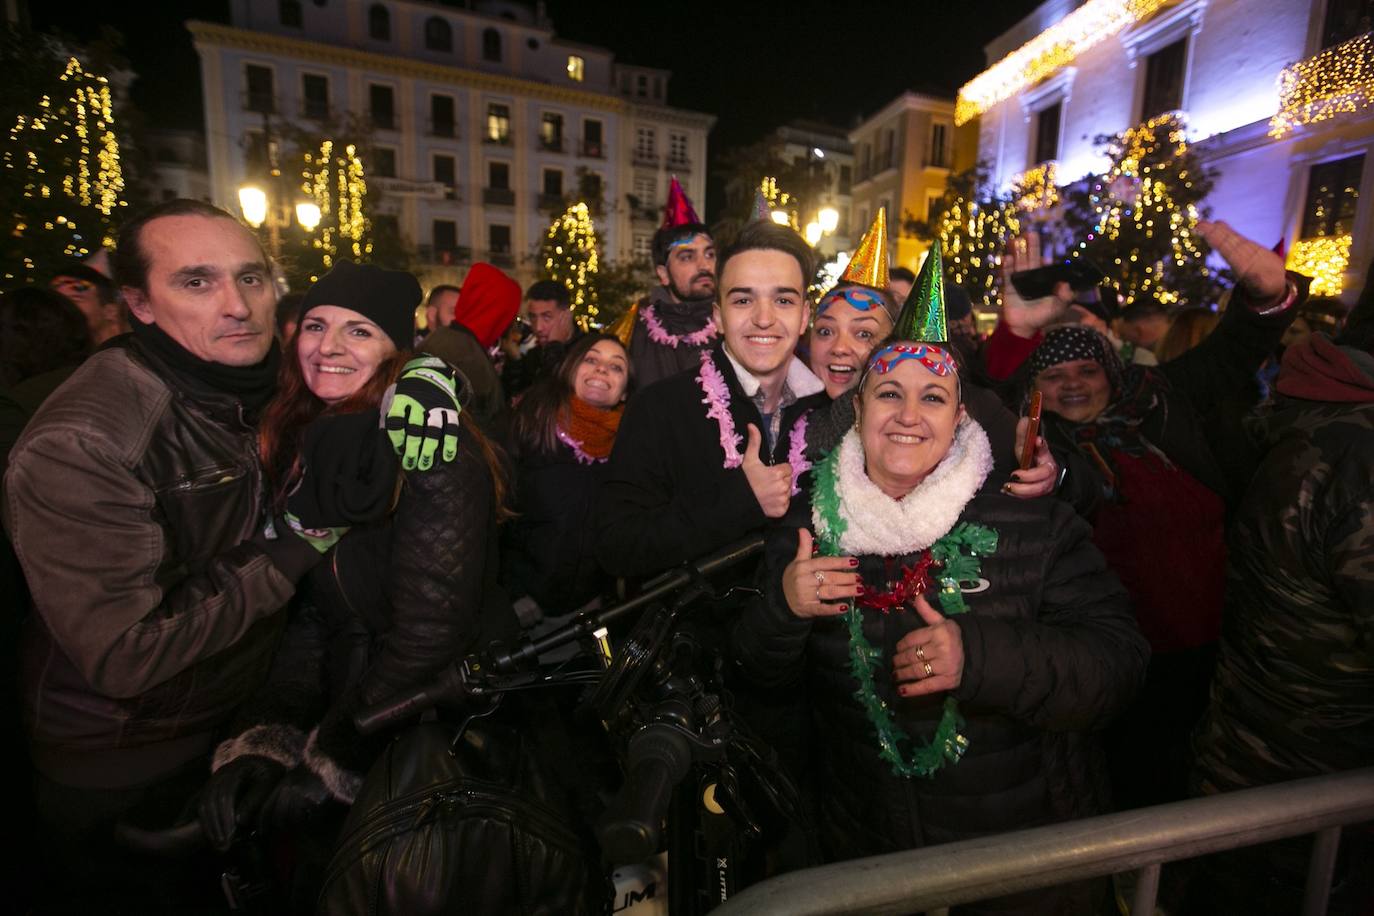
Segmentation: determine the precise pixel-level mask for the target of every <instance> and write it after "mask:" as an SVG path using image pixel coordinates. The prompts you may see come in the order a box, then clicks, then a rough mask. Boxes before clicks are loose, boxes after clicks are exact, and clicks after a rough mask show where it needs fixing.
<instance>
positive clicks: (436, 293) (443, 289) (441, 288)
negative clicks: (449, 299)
mask: <svg viewBox="0 0 1374 916" xmlns="http://www.w3.org/2000/svg"><path fill="white" fill-rule="evenodd" d="M462 292H463V291H462V290H461V289H459V288H458V287H456V286H454V285H453V284H452V283H440V284H439V285H438V286H436V287H434V289H432V290H430V291H429V296H428V297H427V298H426V299H425V305H433V304H434V300H435V299H438V298H439V297H440V296H442V295H443V294H444V293H453V294H454V295H455V296H457V295H461V294H462Z"/></svg>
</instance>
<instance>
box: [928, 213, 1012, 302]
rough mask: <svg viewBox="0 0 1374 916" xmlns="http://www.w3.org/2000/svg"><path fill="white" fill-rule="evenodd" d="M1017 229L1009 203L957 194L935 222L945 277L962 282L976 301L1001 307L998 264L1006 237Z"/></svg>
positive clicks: (957, 282) (957, 283)
mask: <svg viewBox="0 0 1374 916" xmlns="http://www.w3.org/2000/svg"><path fill="white" fill-rule="evenodd" d="M1020 231H1021V223H1020V220H1019V219H1018V218H1017V216H1016V213H1015V211H1014V210H1013V209H1012V208H1011V205H1010V204H1007V203H1005V202H1002V201H996V202H992V203H988V204H980V203H978V202H977V201H974V200H968V199H967V198H964V197H958V198H956V199H955V200H954V201H953V202H952V203H950V204H949V206H948V207H946V208H945V211H944V212H943V213H941V214H940V218H939V221H938V222H937V224H936V233H937V234H938V235H939V238H940V248H941V252H942V254H943V257H944V265H945V277H946V278H947V279H948V280H951V281H953V282H954V284H955V285H957V286H962V287H963V288H964V289H965V290H966V291H967V292H968V294H969V296H970V297H971V298H972V299H973V301H974V303H975V304H980V305H985V306H986V307H988V308H992V307H993V306H996V307H997V308H999V309H1000V308H1001V307H1002V293H1001V289H1000V288H999V287H998V284H997V267H998V265H999V264H1000V259H1001V254H1002V251H1003V250H1004V249H1005V248H1006V244H1007V240H1008V239H1009V238H1011V237H1012V236H1014V235H1016V234H1017V233H1018V232H1020ZM980 300H981V301H980Z"/></svg>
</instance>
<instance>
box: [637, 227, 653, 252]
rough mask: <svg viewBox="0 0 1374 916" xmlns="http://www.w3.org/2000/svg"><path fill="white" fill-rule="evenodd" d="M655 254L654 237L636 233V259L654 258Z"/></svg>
mask: <svg viewBox="0 0 1374 916" xmlns="http://www.w3.org/2000/svg"><path fill="white" fill-rule="evenodd" d="M653 252H654V237H653V236H652V235H645V234H644V233H642V232H637V233H635V239H634V256H635V257H636V258H648V257H652V256H653Z"/></svg>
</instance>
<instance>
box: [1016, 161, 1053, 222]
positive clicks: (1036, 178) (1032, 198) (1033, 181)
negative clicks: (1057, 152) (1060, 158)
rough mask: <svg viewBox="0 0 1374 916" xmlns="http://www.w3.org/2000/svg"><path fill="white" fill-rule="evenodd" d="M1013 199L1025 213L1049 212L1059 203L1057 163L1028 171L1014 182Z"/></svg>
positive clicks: (1045, 164)
mask: <svg viewBox="0 0 1374 916" xmlns="http://www.w3.org/2000/svg"><path fill="white" fill-rule="evenodd" d="M1011 196H1012V199H1013V200H1014V201H1015V202H1016V209H1017V210H1019V211H1021V212H1023V213H1034V212H1035V211H1037V210H1048V209H1050V208H1051V207H1053V206H1055V205H1056V204H1058V203H1059V175H1058V171H1057V169H1056V166H1055V163H1053V162H1046V163H1044V164H1043V165H1037V166H1036V167H1035V168H1033V169H1027V170H1026V171H1024V172H1022V173H1021V174H1020V175H1017V176H1016V178H1015V179H1013V180H1012V192H1011Z"/></svg>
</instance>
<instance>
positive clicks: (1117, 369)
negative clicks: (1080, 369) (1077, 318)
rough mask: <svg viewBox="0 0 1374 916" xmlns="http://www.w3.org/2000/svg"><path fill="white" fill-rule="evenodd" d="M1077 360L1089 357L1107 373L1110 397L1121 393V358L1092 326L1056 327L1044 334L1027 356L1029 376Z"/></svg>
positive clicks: (1034, 376) (1033, 378)
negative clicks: (1038, 344) (1032, 351)
mask: <svg viewBox="0 0 1374 916" xmlns="http://www.w3.org/2000/svg"><path fill="white" fill-rule="evenodd" d="M1080 359H1090V360H1092V361H1093V362H1095V363H1097V364H1098V365H1100V366H1101V367H1102V370H1103V371H1104V372H1106V373H1107V381H1109V382H1110V383H1111V386H1112V397H1113V398H1115V397H1117V396H1118V395H1120V394H1121V371H1122V367H1121V358H1120V357H1118V356H1117V355H1116V348H1115V347H1113V346H1112V342H1111V341H1110V340H1108V339H1107V338H1105V337H1103V336H1102V335H1101V334H1099V333H1098V332H1096V331H1094V330H1093V329H1092V328H1086V327H1083V326H1082V325H1068V326H1066V327H1062V328H1055V329H1054V330H1053V331H1050V332H1049V333H1048V334H1046V335H1045V339H1044V340H1043V341H1041V343H1040V346H1038V347H1036V348H1035V352H1034V353H1032V354H1031V355H1030V360H1029V364H1030V365H1029V369H1030V375H1029V378H1030V379H1031V380H1032V381H1034V380H1035V378H1036V376H1038V375H1039V374H1040V373H1041V372H1044V371H1045V370H1046V369H1051V368H1053V367H1055V366H1058V365H1059V364H1061V363H1071V362H1074V361H1076V360H1080Z"/></svg>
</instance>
